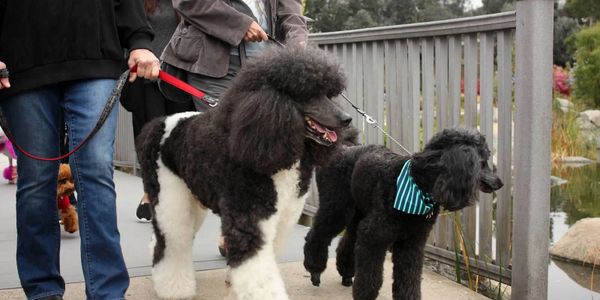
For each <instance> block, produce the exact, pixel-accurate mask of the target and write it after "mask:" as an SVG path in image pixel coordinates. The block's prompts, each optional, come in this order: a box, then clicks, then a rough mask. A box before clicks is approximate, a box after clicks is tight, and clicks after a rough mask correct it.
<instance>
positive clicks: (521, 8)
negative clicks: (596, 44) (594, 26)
mask: <svg viewBox="0 0 600 300" xmlns="http://www.w3.org/2000/svg"><path fill="white" fill-rule="evenodd" d="M553 9H554V7H553V1H552V0H521V1H517V29H516V30H517V33H516V35H517V36H516V82H515V86H516V93H515V96H516V99H515V101H516V112H515V122H516V123H515V147H514V149H515V152H514V155H515V190H514V202H513V212H514V227H513V255H512V299H518V300H520V299H527V300H535V299H547V298H548V260H549V257H548V238H549V214H550V140H551V137H550V132H551V126H552V40H553V32H552V28H553V17H552V15H553Z"/></svg>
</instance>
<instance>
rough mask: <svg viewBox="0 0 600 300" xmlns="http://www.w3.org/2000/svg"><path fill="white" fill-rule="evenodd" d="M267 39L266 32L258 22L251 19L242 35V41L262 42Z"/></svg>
mask: <svg viewBox="0 0 600 300" xmlns="http://www.w3.org/2000/svg"><path fill="white" fill-rule="evenodd" d="M268 39H269V37H268V36H267V33H266V32H265V31H264V30H263V29H262V27H260V25H258V23H256V21H252V24H250V28H248V31H247V32H246V35H244V41H246V42H264V41H266V40H268Z"/></svg>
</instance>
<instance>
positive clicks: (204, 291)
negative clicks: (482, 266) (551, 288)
mask: <svg viewBox="0 0 600 300" xmlns="http://www.w3.org/2000/svg"><path fill="white" fill-rule="evenodd" d="M6 165H7V161H6V159H5V158H4V157H3V156H0V170H2V169H4V167H5V166H6ZM115 182H116V190H117V210H118V220H119V228H120V231H121V244H122V247H123V255H124V257H125V262H126V263H127V266H128V270H129V274H130V276H131V277H132V279H131V286H130V288H129V290H128V296H127V297H128V299H134V300H137V299H140V300H141V299H143V300H146V299H149V300H151V299H156V297H155V296H154V294H153V291H152V283H151V279H150V278H149V277H148V275H150V266H151V258H150V254H149V250H148V242H149V241H150V236H151V231H152V228H151V225H150V224H148V223H139V222H137V220H136V218H135V216H134V212H135V208H136V207H137V204H138V202H139V199H140V197H141V195H142V182H141V180H140V178H138V177H135V176H131V175H129V174H126V173H123V172H119V171H116V172H115ZM15 189H16V187H15V186H14V185H9V184H7V183H6V181H4V180H3V179H0V300H4V299H25V298H24V295H23V293H22V291H21V290H20V289H19V281H18V276H17V271H16V265H15V248H16V229H15ZM219 227H220V221H219V219H218V218H217V217H216V216H214V215H209V217H208V218H207V219H206V221H205V222H204V225H203V226H202V228H201V229H200V232H199V233H198V235H197V237H199V238H197V239H196V240H195V242H194V253H193V259H194V268H195V269H196V270H197V271H198V272H197V275H196V277H197V280H198V297H197V299H222V298H223V295H224V288H221V287H223V286H224V285H223V280H224V276H225V275H224V274H225V269H224V268H225V266H226V264H225V260H224V259H223V258H222V257H221V256H220V255H219V253H218V250H217V236H218V233H219ZM307 231H308V228H307V227H304V226H301V225H296V227H295V228H294V231H293V232H292V234H291V235H290V239H289V242H288V243H287V245H286V247H285V249H284V251H282V256H281V257H280V259H279V261H280V263H281V264H280V267H281V270H282V274H283V276H284V279H285V281H286V286H287V289H288V292H289V294H290V297H291V298H292V299H307V300H308V299H328V300H336V299H350V298H351V289H348V288H345V287H343V286H342V285H341V284H340V279H339V277H338V275H337V273H336V271H335V265H334V262H333V260H330V266H329V267H328V269H327V271H326V272H325V273H324V274H323V278H322V284H321V287H319V288H315V287H313V286H312V285H311V284H310V279H309V278H308V274H307V273H306V271H305V270H304V268H303V267H302V263H301V261H302V259H303V254H302V245H303V243H304V236H305V235H306V232H307ZM333 244H335V242H334V243H333ZM332 254H333V247H331V249H330V256H332ZM79 262H80V261H79V235H78V234H69V233H66V232H63V233H62V245H61V271H62V274H63V277H64V278H65V281H66V282H67V283H68V285H67V292H66V294H65V299H67V300H79V299H84V298H85V297H84V295H85V294H84V291H83V284H82V283H81V282H82V281H83V274H82V272H81V267H80V263H79ZM390 272H391V266H390V265H389V262H387V267H386V278H387V280H386V282H385V283H384V288H383V289H382V292H381V296H380V297H379V299H391V291H390V290H391V283H390V280H389V278H391V273H390ZM423 293H424V299H461V300H462V299H486V298H484V297H483V296H480V295H478V294H476V293H474V292H471V291H470V290H468V289H467V288H464V287H462V286H460V285H458V284H456V283H454V282H452V281H450V280H448V279H446V278H444V277H442V276H439V275H437V274H434V273H432V272H429V271H425V272H424V282H423Z"/></svg>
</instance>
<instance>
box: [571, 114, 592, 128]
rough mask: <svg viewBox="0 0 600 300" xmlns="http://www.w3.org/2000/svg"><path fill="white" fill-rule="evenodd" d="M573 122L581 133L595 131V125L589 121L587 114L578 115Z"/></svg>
mask: <svg viewBox="0 0 600 300" xmlns="http://www.w3.org/2000/svg"><path fill="white" fill-rule="evenodd" d="M575 122H577V127H579V129H580V130H582V131H593V130H594V129H596V125H595V124H594V123H593V122H592V121H591V120H590V117H589V116H588V115H587V114H584V113H580V114H579V115H578V116H577V119H576V120H575Z"/></svg>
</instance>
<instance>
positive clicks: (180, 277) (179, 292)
mask: <svg viewBox="0 0 600 300" xmlns="http://www.w3.org/2000/svg"><path fill="white" fill-rule="evenodd" d="M164 269H165V268H161V264H158V266H155V267H154V268H152V281H153V283H154V291H155V292H156V295H157V296H158V297H159V298H161V299H192V298H194V297H195V296H196V277H195V276H194V272H193V271H191V272H190V271H187V270H186V271H174V272H167V271H166V270H164Z"/></svg>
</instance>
